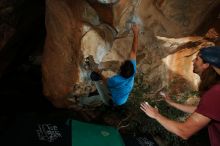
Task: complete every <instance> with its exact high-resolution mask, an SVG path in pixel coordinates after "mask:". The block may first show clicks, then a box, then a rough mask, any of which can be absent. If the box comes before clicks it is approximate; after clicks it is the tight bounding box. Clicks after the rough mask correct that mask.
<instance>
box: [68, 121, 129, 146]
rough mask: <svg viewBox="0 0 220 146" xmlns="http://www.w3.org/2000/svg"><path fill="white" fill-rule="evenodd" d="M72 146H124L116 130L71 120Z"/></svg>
mask: <svg viewBox="0 0 220 146" xmlns="http://www.w3.org/2000/svg"><path fill="white" fill-rule="evenodd" d="M71 128H72V136H71V137H72V146H125V144H124V142H123V140H122V138H121V135H120V134H119V132H118V130H117V129H115V128H113V127H110V126H103V125H97V124H91V123H85V122H80V121H76V120H71Z"/></svg>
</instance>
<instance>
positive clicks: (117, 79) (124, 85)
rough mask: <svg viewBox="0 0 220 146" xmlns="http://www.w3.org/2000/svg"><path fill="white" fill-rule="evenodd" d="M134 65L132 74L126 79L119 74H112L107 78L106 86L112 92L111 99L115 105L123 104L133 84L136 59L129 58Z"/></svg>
mask: <svg viewBox="0 0 220 146" xmlns="http://www.w3.org/2000/svg"><path fill="white" fill-rule="evenodd" d="M130 61H131V62H132V64H133V66H134V74H133V75H132V76H131V77H130V78H128V79H126V78H124V77H122V76H120V75H115V76H112V77H111V78H108V80H107V86H108V89H109V91H110V92H111V94H112V100H113V102H114V103H115V104H116V105H122V104H124V103H125V102H126V101H127V99H128V96H129V94H130V92H131V90H132V88H133V86H134V76H135V73H136V60H135V59H132V60H130Z"/></svg>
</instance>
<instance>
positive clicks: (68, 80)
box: [42, 0, 220, 108]
mask: <svg viewBox="0 0 220 146" xmlns="http://www.w3.org/2000/svg"><path fill="white" fill-rule="evenodd" d="M219 4H220V1H218V0H201V1H199V2H198V1H195V0H187V1H181V0H179V1H176V0H168V1H164V0H118V1H96V0H88V1H86V0H74V1H72V0H63V1H60V0H46V28H47V37H46V42H45V48H44V54H43V60H42V71H43V85H44V94H45V95H46V96H47V97H48V98H49V99H50V100H51V101H52V103H53V104H54V105H55V106H57V107H67V108H70V107H73V108H74V107H77V104H78V100H79V98H80V97H82V96H88V95H89V93H90V92H93V91H94V90H95V87H94V85H93V83H92V82H91V81H90V80H89V79H88V77H87V75H88V71H87V70H86V68H85V65H84V63H85V59H86V58H87V57H88V56H90V55H91V56H93V58H94V61H95V63H96V64H98V65H99V68H103V69H105V70H107V71H109V70H110V71H111V72H113V73H115V72H116V71H117V67H118V64H120V62H122V61H123V60H125V59H126V58H127V57H128V53H129V51H130V49H131V43H132V37H133V34H132V32H131V30H130V27H131V25H132V23H138V24H139V25H140V29H141V31H140V37H139V38H140V39H139V48H138V56H137V63H138V65H137V75H139V74H142V75H144V79H143V80H144V82H146V83H147V84H148V85H149V86H151V88H150V89H151V93H157V92H158V91H160V90H161V89H163V88H166V87H167V86H168V85H169V84H170V83H171V81H172V79H173V78H174V77H176V76H178V78H179V79H181V82H185V83H186V86H187V89H192V87H193V88H195V89H196V85H197V82H198V77H196V76H195V75H193V73H192V71H191V69H192V66H191V61H192V58H193V56H194V55H193V53H194V52H195V51H196V50H198V48H200V47H201V46H204V45H214V43H210V42H209V41H211V42H213V41H216V38H219V32H216V34H215V39H213V37H209V36H210V35H209V36H205V34H206V32H207V30H208V29H209V28H210V24H207V23H205V24H206V25H205V26H208V27H207V28H205V27H204V28H203V27H201V26H203V24H204V23H203V22H204V21H205V20H206V21H207V20H210V21H209V22H212V24H213V22H214V21H211V20H215V22H216V21H219V10H218V11H216V9H217V7H218V6H219ZM213 12H215V13H213ZM202 28H203V29H204V31H203V32H205V33H200V34H198V33H197V34H196V32H198V29H200V30H201V29H202ZM211 34H214V33H212V32H211ZM191 35H194V36H191ZM207 38H210V39H208V41H207ZM178 51H179V52H178ZM175 52H178V53H177V54H175ZM169 54H171V55H169ZM112 64H114V65H115V66H116V67H114V66H113V65H112ZM113 68H114V69H113ZM115 68H116V69H115ZM106 74H107V76H110V74H108V73H106ZM186 86H184V87H183V88H185V87H186ZM185 89H186V88H185Z"/></svg>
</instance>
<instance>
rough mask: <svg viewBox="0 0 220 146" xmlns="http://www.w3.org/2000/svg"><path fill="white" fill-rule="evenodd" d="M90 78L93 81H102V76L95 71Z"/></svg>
mask: <svg viewBox="0 0 220 146" xmlns="http://www.w3.org/2000/svg"><path fill="white" fill-rule="evenodd" d="M90 78H91V80H92V81H99V80H101V76H100V75H99V74H98V73H97V72H95V71H93V72H92V73H91V74H90Z"/></svg>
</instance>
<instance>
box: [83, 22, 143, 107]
mask: <svg viewBox="0 0 220 146" xmlns="http://www.w3.org/2000/svg"><path fill="white" fill-rule="evenodd" d="M132 31H133V34H134V37H133V43H132V49H131V51H130V54H129V59H128V60H125V61H124V62H123V63H122V64H121V66H120V71H119V73H118V74H116V75H114V76H112V77H110V78H106V77H104V76H103V75H102V74H101V73H100V72H99V71H93V72H92V73H91V74H90V78H91V80H92V81H95V85H96V88H97V90H98V93H99V95H98V96H94V97H89V99H87V101H89V102H90V101H93V100H98V99H100V100H102V101H103V102H104V104H106V105H109V104H110V103H111V101H112V102H113V105H116V106H120V105H123V104H125V103H126V102H127V99H128V97H129V94H130V92H131V90H132V88H133V85H134V76H135V73H136V53H137V48H138V34H139V28H138V26H137V25H136V24H134V25H133V26H132ZM106 87H107V88H106ZM84 101H86V100H84ZM87 103H88V102H87Z"/></svg>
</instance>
